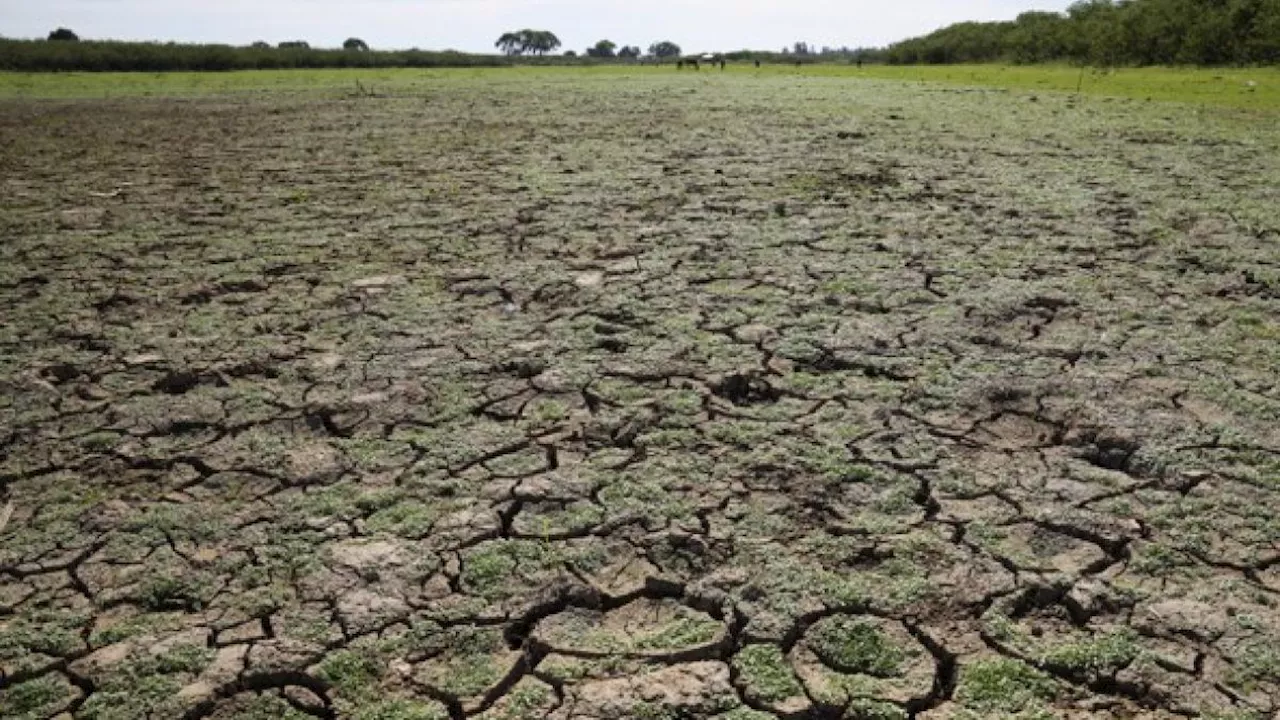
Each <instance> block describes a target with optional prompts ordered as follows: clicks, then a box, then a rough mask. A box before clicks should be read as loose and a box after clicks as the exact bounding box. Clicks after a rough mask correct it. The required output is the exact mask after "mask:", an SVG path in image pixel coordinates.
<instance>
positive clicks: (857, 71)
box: [0, 64, 1280, 112]
mask: <svg viewBox="0 0 1280 720" xmlns="http://www.w3.org/2000/svg"><path fill="white" fill-rule="evenodd" d="M673 70H674V68H672V67H671V66H663V67H625V66H621V67H620V66H601V67H593V68H510V69H498V70H483V69H482V70H266V71H257V72H233V73H155V74H147V73H105V74H95V73H59V74H50V73H46V74H23V73H0V97H24V98H56V97H66V98H71V97H75V98H90V97H134V96H160V97H164V96H172V95H193V94H194V95H205V94H211V93H229V92H231V93H234V92H282V91H312V90H318V89H324V88H332V89H339V90H343V89H354V87H355V83H356V81H357V80H359V81H360V82H361V83H362V84H365V85H371V86H374V87H375V88H376V87H383V88H384V89H387V88H391V89H395V90H398V91H404V90H409V91H412V90H413V89H416V88H421V87H422V86H423V84H424V83H438V82H443V81H448V80H450V79H453V80H461V81H462V82H469V81H471V80H472V79H477V78H482V77H493V78H496V77H503V76H508V77H511V76H514V77H518V78H521V79H522V80H525V81H529V82H544V81H546V82H552V81H565V80H566V79H573V80H577V79H588V78H602V77H603V78H615V77H616V78H628V77H636V76H642V77H647V76H648V75H652V74H656V73H665V72H671V71H673ZM712 72H718V71H712ZM728 72H731V73H735V74H740V73H747V74H751V75H753V76H758V77H774V76H776V75H784V76H817V77H824V76H825V77H841V78H851V79H852V78H874V79H879V80H893V81H900V82H922V83H944V84H950V85H968V86H979V87H997V88H1005V89H1009V90H1019V91H1044V92H1053V93H1075V92H1077V90H1079V92H1081V93H1083V94H1085V95H1097V96H1104V97H1115V98H1130V99H1137V100H1153V101H1168V102H1181V103H1190V104H1199V105H1212V106H1222V107H1234V108H1243V109H1249V110H1261V111H1267V112H1271V111H1280V69H1278V68H1251V69H1235V68H1229V69H1221V68H1214V69H1194V68H1121V69H1116V70H1099V69H1094V68H1087V69H1084V70H1081V69H1080V68H1076V67H1069V66H1059V65H1049V66H1045V65H1035V66H1014V65H936V66H919V65H913V66H889V65H868V66H865V67H863V68H855V67H851V66H848V65H810V66H805V67H803V68H796V67H794V66H788V65H766V66H764V67H763V68H760V69H758V70H757V69H756V68H754V67H751V66H750V65H747V64H738V65H732V66H730V68H729V70H728ZM493 73H496V75H494V74H493ZM573 80H571V81H573Z"/></svg>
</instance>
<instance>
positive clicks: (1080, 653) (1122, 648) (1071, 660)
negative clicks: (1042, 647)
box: [1041, 630, 1141, 674]
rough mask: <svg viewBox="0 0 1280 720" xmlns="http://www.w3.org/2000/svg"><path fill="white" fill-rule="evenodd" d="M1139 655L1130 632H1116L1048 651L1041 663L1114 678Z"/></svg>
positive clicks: (1135, 641)
mask: <svg viewBox="0 0 1280 720" xmlns="http://www.w3.org/2000/svg"><path fill="white" fill-rule="evenodd" d="M1140 651H1141V648H1139V647H1138V643H1137V640H1136V636H1135V635H1134V633H1133V632H1132V631H1129V630H1117V631H1114V632H1108V633H1104V634H1101V635H1095V636H1093V637H1091V638H1088V639H1085V640H1081V641H1078V642H1071V643H1065V644H1062V645H1057V646H1054V647H1052V648H1049V649H1048V650H1047V651H1045V652H1044V654H1043V656H1042V659H1041V662H1042V663H1043V664H1044V666H1045V667H1049V668H1060V669H1063V670H1066V671H1068V672H1073V673H1091V674H1113V673H1115V672H1116V671H1118V670H1121V669H1123V668H1125V667H1128V666H1129V664H1130V663H1132V662H1133V661H1134V660H1135V659H1137V657H1138V653H1139V652H1140Z"/></svg>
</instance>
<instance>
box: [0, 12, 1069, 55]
mask: <svg viewBox="0 0 1280 720" xmlns="http://www.w3.org/2000/svg"><path fill="white" fill-rule="evenodd" d="M1068 4H1070V0H345V1H343V0H0V35H2V36H5V37H45V36H47V35H48V33H49V31H50V30H53V29H54V28H56V27H69V28H71V29H72V30H74V31H75V32H76V33H78V34H79V35H80V37H81V38H83V39H120V40H164V41H168V40H175V41H179V42H182V41H188V42H226V43H232V44H247V43H250V42H253V41H254V40H266V41H268V42H271V43H276V42H279V41H281V40H292V39H299V40H306V41H308V42H310V43H311V44H312V46H314V47H336V46H339V45H341V44H342V41H343V40H345V39H346V38H348V37H351V36H356V37H360V38H362V39H364V40H365V41H366V42H368V43H369V45H370V46H372V47H374V48H375V49H377V48H407V47H421V48H426V49H444V48H454V49H458V50H467V51H474V52H493V42H494V40H496V39H497V37H498V36H499V35H501V34H502V33H503V32H505V31H507V30H518V29H520V28H524V27H532V28H537V29H546V30H551V31H552V32H555V33H556V34H557V35H558V36H559V37H560V39H561V40H562V41H563V42H564V44H565V49H568V48H573V49H576V50H579V51H580V50H582V49H583V48H585V47H587V46H589V45H593V44H594V43H595V41H596V40H599V39H601V38H609V39H611V40H613V41H614V42H616V43H618V44H620V45H623V44H625V45H639V46H640V47H641V48H647V47H648V46H649V44H650V43H652V42H654V41H657V40H673V41H675V42H676V43H677V44H679V45H680V46H682V47H683V48H684V50H685V51H686V52H706V51H719V50H723V51H729V50H738V49H743V48H752V49H764V50H777V49H780V48H781V47H782V46H783V45H789V44H791V43H793V42H795V41H797V40H803V41H806V42H808V43H810V44H811V45H815V46H819V47H820V46H823V45H830V46H832V47H838V46H842V45H848V46H851V47H854V46H871V45H884V44H887V43H889V42H892V41H894V40H900V39H903V38H906V37H909V36H913V35H920V34H923V33H926V32H929V31H931V30H934V29H936V28H939V27H942V26H943V25H948V24H950V23H953V22H959V21H962V20H1011V19H1013V18H1014V17H1015V16H1017V14H1018V13H1020V12H1023V11H1026V10H1033V9H1034V10H1062V9H1064V8H1065V7H1066V6H1067V5H1068Z"/></svg>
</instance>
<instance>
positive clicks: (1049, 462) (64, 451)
mask: <svg viewBox="0 0 1280 720" xmlns="http://www.w3.org/2000/svg"><path fill="white" fill-rule="evenodd" d="M379 90H380V91H381V92H380V95H379V96H377V97H363V96H362V97H352V96H349V95H348V94H347V93H346V92H345V88H343V89H342V90H338V89H332V88H331V89H323V88H322V89H317V90H313V91H306V92H296V93H285V92H280V93H259V94H253V93H246V94H240V95H225V96H218V97H194V98H187V99H183V100H176V99H164V98H139V99H132V100H102V99H99V100H83V101H34V100H24V101H15V100H8V101H0V141H2V142H0V147H3V150H2V151H0V198H3V199H0V203H2V208H0V209H2V210H3V212H0V233H2V235H3V238H4V240H3V242H2V243H0V301H2V302H3V305H2V307H3V318H2V319H0V492H2V493H3V495H2V496H0V504H3V507H4V509H5V510H4V514H3V515H0V516H2V517H5V518H6V520H5V522H4V526H3V529H0V716H3V717H5V718H49V717H58V718H72V717H74V718H86V719H90V718H92V719H108V718H112V719H114V718H119V719H121V720H133V719H135V718H144V717H153V718H184V719H186V720H195V719H198V718H220V719H227V718H250V719H252V718H259V719H263V720H265V719H266V718H293V719H295V720H296V719H299V718H312V717H314V718H354V719H358V720H425V719H428V718H436V719H449V720H458V719H461V718H484V719H486V720H499V719H507V720H515V719H519V718H546V719H547V720H571V719H574V720H576V719H581V720H587V719H589V718H601V719H605V718H608V719H610V720H612V719H616V718H670V719H675V718H709V717H717V718H722V719H724V720H754V719H758V718H769V717H778V718H797V719H800V718H818V719H821V718H897V717H918V718H929V719H931V720H932V719H942V718H980V717H1024V718H1033V717H1035V718H1052V717H1061V718H1086V717H1116V718H1179V717H1216V718H1241V719H1243V718H1250V717H1256V718H1264V717H1272V716H1273V715H1274V714H1275V713H1277V711H1280V611H1278V610H1277V601H1280V382H1278V380H1277V368H1280V321H1278V319H1277V318H1278V317H1280V256H1278V255H1277V250H1276V247H1277V241H1280V124H1277V123H1275V122H1274V117H1270V116H1265V117H1264V116H1260V115H1246V114H1242V113H1240V112H1236V111H1228V110H1214V109H1199V108H1187V107H1181V106H1176V105H1165V104H1158V103H1137V102H1126V101H1108V100H1105V99H1098V98H1092V99H1082V100H1073V99H1071V98H1070V97H1067V96H1061V95H1055V96H1040V97H1033V96H1030V95H1028V94H1024V93H1009V92H1002V91H996V90H965V89H955V88H942V87H933V86H927V85H908V84H899V83H880V82H870V81H857V80H850V79H840V78H819V77H804V76H790V77H788V76H784V75H780V74H775V75H763V76H757V75H752V74H750V73H725V74H719V73H715V74H710V73H702V74H701V75H694V74H691V73H685V74H676V73H675V72H674V71H671V70H653V69H647V70H644V71H631V72H627V73H622V72H613V73H604V72H600V73H595V74H591V73H573V72H569V71H566V72H564V73H561V74H556V73H554V72H533V71H530V72H527V73H526V72H524V71H506V72H485V73H455V74H447V73H444V74H439V73H438V74H436V75H432V76H423V79H420V80H416V81H412V82H409V81H406V82H404V83H402V84H399V85H394V84H393V85H391V86H389V87H387V88H379Z"/></svg>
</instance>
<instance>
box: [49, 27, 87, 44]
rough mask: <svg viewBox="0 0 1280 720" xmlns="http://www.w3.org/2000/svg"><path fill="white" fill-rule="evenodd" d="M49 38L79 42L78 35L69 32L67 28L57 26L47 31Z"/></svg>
mask: <svg viewBox="0 0 1280 720" xmlns="http://www.w3.org/2000/svg"><path fill="white" fill-rule="evenodd" d="M49 39H50V40H58V41H61V42H80V36H79V35H76V34H75V33H73V32H71V31H70V30H69V29H67V28H58V29H57V30H54V31H53V32H51V33H49Z"/></svg>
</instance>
